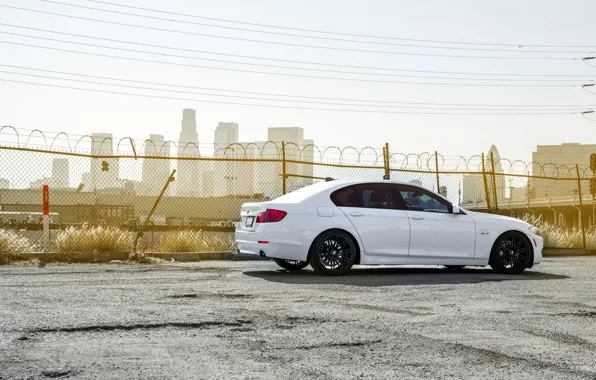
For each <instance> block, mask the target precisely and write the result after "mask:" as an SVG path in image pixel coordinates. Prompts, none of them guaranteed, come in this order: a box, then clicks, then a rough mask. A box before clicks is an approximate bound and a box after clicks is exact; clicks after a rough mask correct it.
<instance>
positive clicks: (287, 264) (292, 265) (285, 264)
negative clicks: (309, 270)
mask: <svg viewBox="0 0 596 380" xmlns="http://www.w3.org/2000/svg"><path fill="white" fill-rule="evenodd" d="M273 261H275V263H276V264H277V265H279V266H280V267H282V268H284V269H286V270H289V271H294V270H300V269H304V268H306V267H307V266H308V261H298V260H282V259H273Z"/></svg>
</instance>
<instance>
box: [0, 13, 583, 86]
mask: <svg viewBox="0 0 596 380" xmlns="http://www.w3.org/2000/svg"><path fill="white" fill-rule="evenodd" d="M0 25H1V26H8V27H11V28H19V29H26V30H34V31H38V32H44V33H52V34H59V35H64V36H71V37H78V38H87V39H92V40H100V41H108V42H116V43H122V44H130V45H138V46H146V47H154V48H160V49H169V50H176V51H186V52H193V53H199V54H211V55H221V56H226V57H236V58H247V59H258V60H265V61H274V62H289V63H298V64H307V65H317V66H331V67H345V68H354V69H364V70H382V71H398V72H413V73H427V74H455V75H482V76H503V77H586V75H579V74H505V73H470V72H459V71H434V70H410V69H396V68H388V67H372V66H352V65H342V64H333V63H323V62H308V61H296V60H289V59H275V58H265V57H255V56H249V55H248V56H247V55H239V54H228V53H217V52H212V51H205V50H195V49H186V48H177V47H172V46H164V45H154V44H145V43H141V42H132V41H125V40H118V39H111V38H103V37H96V36H89V35H84V34H76V33H65V32H57V31H54V30H48V29H39V28H32V27H26V26H22V25H14V24H6V23H2V22H0ZM0 33H3V34H13V35H17V36H25V37H30V38H42V37H37V36H28V35H21V34H17V33H9V32H0ZM587 76H589V75H587ZM470 79H472V78H470ZM474 79H476V78H474ZM477 79H481V78H477Z"/></svg>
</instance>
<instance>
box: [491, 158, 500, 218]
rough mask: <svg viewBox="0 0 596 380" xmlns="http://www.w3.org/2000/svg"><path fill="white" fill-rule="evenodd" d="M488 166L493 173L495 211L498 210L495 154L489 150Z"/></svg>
mask: <svg viewBox="0 0 596 380" xmlns="http://www.w3.org/2000/svg"><path fill="white" fill-rule="evenodd" d="M490 166H491V168H492V173H493V200H494V201H495V211H499V200H498V194H497V179H496V176H495V156H494V155H493V152H490Z"/></svg>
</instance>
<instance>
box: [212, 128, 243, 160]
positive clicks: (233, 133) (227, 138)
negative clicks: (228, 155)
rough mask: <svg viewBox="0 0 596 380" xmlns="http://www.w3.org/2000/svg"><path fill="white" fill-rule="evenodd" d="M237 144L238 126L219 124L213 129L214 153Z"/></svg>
mask: <svg viewBox="0 0 596 380" xmlns="http://www.w3.org/2000/svg"><path fill="white" fill-rule="evenodd" d="M237 142H238V124H236V123H229V122H228V123H219V124H217V127H216V128H215V136H214V139H213V143H214V145H215V153H218V151H219V150H221V149H225V148H227V147H228V146H229V145H231V144H234V143H237Z"/></svg>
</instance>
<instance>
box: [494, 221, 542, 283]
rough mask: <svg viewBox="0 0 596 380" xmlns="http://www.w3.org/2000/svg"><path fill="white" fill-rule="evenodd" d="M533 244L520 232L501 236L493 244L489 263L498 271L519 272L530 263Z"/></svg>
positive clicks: (511, 232)
mask: <svg viewBox="0 0 596 380" xmlns="http://www.w3.org/2000/svg"><path fill="white" fill-rule="evenodd" d="M531 253H532V246H531V245H530V242H529V241H528V239H527V238H526V237H525V236H524V235H523V234H522V233H520V232H515V231H510V232H506V233H504V234H503V235H501V236H499V238H498V239H497V241H496V242H495V244H494V245H493V248H492V251H491V254H490V260H489V262H488V263H489V265H490V266H491V268H493V270H494V271H495V272H497V273H506V274H518V273H521V272H523V271H524V270H525V269H526V268H527V267H528V266H529V265H530V258H531Z"/></svg>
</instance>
